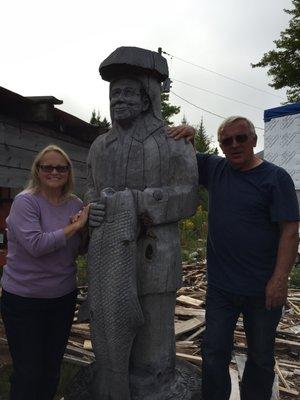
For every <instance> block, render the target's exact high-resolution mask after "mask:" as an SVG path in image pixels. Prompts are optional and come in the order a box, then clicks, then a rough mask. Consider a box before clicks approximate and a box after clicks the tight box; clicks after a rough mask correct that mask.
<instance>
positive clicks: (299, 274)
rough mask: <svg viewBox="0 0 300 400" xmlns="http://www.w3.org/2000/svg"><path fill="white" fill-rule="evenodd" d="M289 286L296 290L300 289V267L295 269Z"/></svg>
mask: <svg viewBox="0 0 300 400" xmlns="http://www.w3.org/2000/svg"><path fill="white" fill-rule="evenodd" d="M289 286H290V287H292V288H294V289H300V265H299V264H298V265H297V266H295V267H294V269H293V271H292V272H291V275H290V281H289Z"/></svg>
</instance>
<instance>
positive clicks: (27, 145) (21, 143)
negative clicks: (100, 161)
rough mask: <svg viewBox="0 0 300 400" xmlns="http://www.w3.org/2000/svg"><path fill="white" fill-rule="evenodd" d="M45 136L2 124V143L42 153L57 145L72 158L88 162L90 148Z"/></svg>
mask: <svg viewBox="0 0 300 400" xmlns="http://www.w3.org/2000/svg"><path fill="white" fill-rule="evenodd" d="M50 134H51V131H49V136H47V135H45V134H40V133H36V132H34V131H31V130H29V129H28V128H25V129H20V128H19V127H16V126H13V125H9V124H6V123H0V143H2V144H6V145H11V146H14V147H19V148H21V149H27V150H33V151H40V150H42V149H43V148H44V147H46V146H48V145H49V144H56V145H57V146H59V147H61V148H62V149H63V150H64V151H65V152H66V153H67V154H68V155H69V157H70V158H71V160H78V161H81V162H86V158H87V154H88V148H86V147H82V146H79V145H76V144H73V143H68V142H64V141H63V140H61V139H57V138H54V137H51V136H50Z"/></svg>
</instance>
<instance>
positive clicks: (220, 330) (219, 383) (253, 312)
mask: <svg viewBox="0 0 300 400" xmlns="http://www.w3.org/2000/svg"><path fill="white" fill-rule="evenodd" d="M281 313H282V307H277V308H273V309H271V310H267V309H266V308H265V296H260V297H255V296H253V297H252V296H238V295H235V294H232V293H228V292H225V291H223V290H219V289H217V288H215V287H212V286H210V287H209V288H208V291H207V297H206V330H205V334H204V340H203V343H202V357H203V364H202V378H203V382H202V391H203V400H228V399H229V397H230V391H231V381H230V375H229V363H230V360H231V352H232V349H233V334H234V329H235V326H236V323H237V320H238V317H239V315H240V314H242V315H243V321H244V329H245V334H246V338H247V345H248V352H247V357H248V358H247V362H246V366H245V370H244V374H243V378H242V383H241V400H269V399H270V398H271V394H272V386H273V381H274V344H275V333H276V328H277V325H278V323H279V320H280V317H281Z"/></svg>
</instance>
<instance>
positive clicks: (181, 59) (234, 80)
mask: <svg viewBox="0 0 300 400" xmlns="http://www.w3.org/2000/svg"><path fill="white" fill-rule="evenodd" d="M162 53H163V54H166V55H167V56H169V57H171V58H176V59H177V60H180V61H182V62H184V63H186V64H190V65H193V66H194V67H197V68H200V69H203V70H204V71H207V72H211V73H212V74H215V75H218V76H221V77H222V78H225V79H229V80H230V81H233V82H236V83H239V84H240V85H244V86H247V87H249V88H251V89H254V90H258V91H259V92H262V93H266V94H268V95H269V96H274V97H278V98H279V99H281V100H284V98H283V97H281V96H278V95H277V94H273V93H270V92H267V91H266V90H263V89H259V88H257V87H255V86H252V85H249V84H248V83H245V82H242V81H239V80H238V79H234V78H231V77H229V76H227V75H224V74H221V73H219V72H216V71H213V70H211V69H209V68H206V67H203V66H201V65H198V64H194V63H192V62H190V61H187V60H184V59H183V58H180V57H176V56H174V55H172V54H169V53H167V52H166V51H162Z"/></svg>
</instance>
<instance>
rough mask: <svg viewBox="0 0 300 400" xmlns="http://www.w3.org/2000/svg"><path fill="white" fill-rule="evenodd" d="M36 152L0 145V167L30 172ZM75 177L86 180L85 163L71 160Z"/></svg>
mask: <svg viewBox="0 0 300 400" xmlns="http://www.w3.org/2000/svg"><path fill="white" fill-rule="evenodd" d="M37 153H38V151H35V150H33V149H30V150H27V149H21V148H19V147H14V146H11V145H7V144H0V165H4V166H6V167H14V168H20V169H25V170H27V171H30V169H31V165H32V163H33V160H34V158H35V156H36V155H37ZM72 164H73V170H74V175H75V177H79V178H83V179H85V178H86V163H85V162H82V161H78V160H72Z"/></svg>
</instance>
